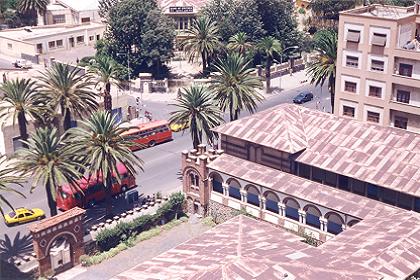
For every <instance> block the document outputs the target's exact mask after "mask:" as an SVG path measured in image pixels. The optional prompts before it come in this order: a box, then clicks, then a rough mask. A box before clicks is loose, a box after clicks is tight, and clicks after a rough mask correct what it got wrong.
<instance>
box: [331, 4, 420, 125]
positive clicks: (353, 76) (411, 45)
mask: <svg viewBox="0 0 420 280" xmlns="http://www.w3.org/2000/svg"><path fill="white" fill-rule="evenodd" d="M419 21H420V13H419V6H418V5H416V6H412V7H408V8H405V7H393V6H385V5H371V6H367V7H361V8H356V9H353V10H349V11H345V12H342V13H340V20H339V35H338V52H337V80H336V96H335V108H334V111H335V114H337V115H339V116H344V117H346V118H354V119H357V120H362V121H365V122H371V123H379V124H381V125H385V126H393V127H397V128H401V129H406V130H409V131H413V132H417V133H420V42H419V41H418V40H419V30H420V25H419Z"/></svg>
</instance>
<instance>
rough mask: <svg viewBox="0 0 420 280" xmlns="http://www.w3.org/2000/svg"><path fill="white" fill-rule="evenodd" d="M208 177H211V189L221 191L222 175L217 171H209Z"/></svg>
mask: <svg viewBox="0 0 420 280" xmlns="http://www.w3.org/2000/svg"><path fill="white" fill-rule="evenodd" d="M209 177H210V178H211V179H212V180H211V186H212V190H213V191H215V192H218V193H223V186H222V184H223V177H222V176H221V175H220V174H219V173H217V172H212V173H210V175H209Z"/></svg>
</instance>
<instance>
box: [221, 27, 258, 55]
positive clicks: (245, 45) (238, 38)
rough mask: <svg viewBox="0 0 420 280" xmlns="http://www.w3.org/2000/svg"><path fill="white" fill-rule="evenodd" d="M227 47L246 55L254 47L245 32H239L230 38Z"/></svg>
mask: <svg viewBox="0 0 420 280" xmlns="http://www.w3.org/2000/svg"><path fill="white" fill-rule="evenodd" d="M227 48H228V50H231V51H234V52H238V53H240V54H242V55H243V56H245V54H246V53H247V52H248V51H250V50H251V49H252V48H253V45H252V43H251V42H250V41H249V37H248V35H246V33H245V32H239V33H236V34H235V35H233V36H232V37H230V38H229V43H228V44H227Z"/></svg>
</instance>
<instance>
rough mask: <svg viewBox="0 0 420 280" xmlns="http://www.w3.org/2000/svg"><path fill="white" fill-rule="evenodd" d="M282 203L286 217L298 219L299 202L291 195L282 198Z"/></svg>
mask: <svg viewBox="0 0 420 280" xmlns="http://www.w3.org/2000/svg"><path fill="white" fill-rule="evenodd" d="M283 203H284V205H286V217H288V218H290V219H293V220H296V221H299V209H300V205H299V202H297V200H296V199H294V198H292V197H286V198H284V199H283Z"/></svg>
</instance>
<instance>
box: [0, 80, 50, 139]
mask: <svg viewBox="0 0 420 280" xmlns="http://www.w3.org/2000/svg"><path fill="white" fill-rule="evenodd" d="M0 89H1V91H3V96H2V97H1V105H0V118H9V117H11V118H12V119H13V124H15V123H16V121H17V122H18V125H19V133H20V139H21V140H22V141H26V140H27V139H28V132H27V127H26V126H27V123H28V120H27V117H30V118H31V119H33V120H35V119H37V118H38V117H39V114H40V113H41V111H42V110H41V106H42V105H41V103H40V98H39V96H38V94H37V93H38V91H37V90H38V86H37V85H36V83H35V82H34V81H32V80H31V79H19V78H17V79H16V80H8V81H6V82H5V83H3V85H2V86H1V88H0ZM24 146H25V145H24Z"/></svg>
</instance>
